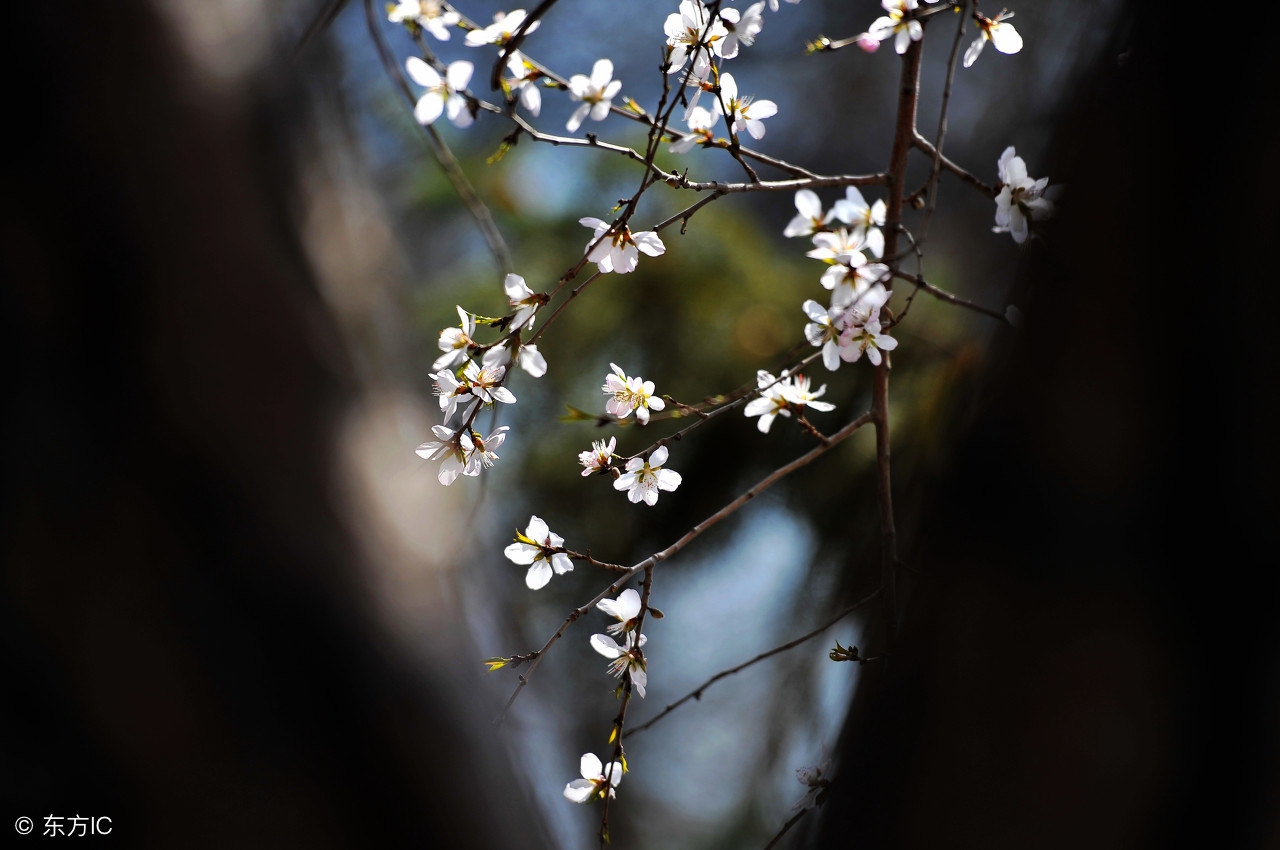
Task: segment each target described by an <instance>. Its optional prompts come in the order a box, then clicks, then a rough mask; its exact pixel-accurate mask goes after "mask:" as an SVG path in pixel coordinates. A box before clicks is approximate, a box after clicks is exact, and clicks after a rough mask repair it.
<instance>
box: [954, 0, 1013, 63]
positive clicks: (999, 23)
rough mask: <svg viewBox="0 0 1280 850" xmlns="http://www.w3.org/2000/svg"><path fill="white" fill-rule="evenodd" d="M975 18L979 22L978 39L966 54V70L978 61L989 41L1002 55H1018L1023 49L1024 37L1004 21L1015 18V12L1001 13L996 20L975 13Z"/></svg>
mask: <svg viewBox="0 0 1280 850" xmlns="http://www.w3.org/2000/svg"><path fill="white" fill-rule="evenodd" d="M974 17H975V18H976V19H977V22H978V37H977V38H975V39H974V40H973V44H970V45H969V49H968V50H966V51H965V52H964V66H965V67H966V68H968V67H969V66H970V65H972V64H973V63H974V62H976V61H978V54H980V53H981V52H982V48H983V47H986V45H987V42H988V41H989V42H991V44H992V45H994V46H995V49H996V50H999V51H1000V52H1001V53H1017V52H1018V51H1019V50H1021V49H1022V36H1020V35H1018V31H1017V30H1016V29H1014V28H1013V24H1006V23H1004V21H1006V20H1008V19H1009V18H1012V17H1013V12H1001V13H1000V14H998V15H996V16H995V17H994V18H988V17H987V16H986V15H981V14H977V13H975V14H974Z"/></svg>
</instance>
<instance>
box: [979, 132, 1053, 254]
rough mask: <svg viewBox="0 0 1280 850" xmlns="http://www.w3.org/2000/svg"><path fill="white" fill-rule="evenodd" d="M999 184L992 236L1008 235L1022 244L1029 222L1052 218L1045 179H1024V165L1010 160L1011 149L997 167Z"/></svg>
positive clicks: (1018, 161) (1016, 158)
mask: <svg viewBox="0 0 1280 850" xmlns="http://www.w3.org/2000/svg"><path fill="white" fill-rule="evenodd" d="M997 167H998V168H999V170H1000V182H1001V183H1002V184H1003V185H1002V186H1001V188H1000V192H999V193H998V194H997V195H996V226H995V227H994V228H992V230H994V231H995V232H996V233H1011V234H1013V241H1014V242H1017V243H1018V244H1022V243H1023V242H1026V241H1027V235H1028V233H1029V230H1030V223H1031V222H1032V221H1041V220H1043V219H1046V218H1049V217H1050V216H1051V215H1053V202H1052V201H1050V200H1049V199H1048V198H1046V197H1045V194H1046V192H1045V189H1046V187H1047V186H1048V185H1049V178H1048V177H1041V178H1040V179H1039V180H1033V179H1032V178H1030V177H1028V176H1027V165H1026V163H1025V162H1023V161H1022V157H1020V156H1014V153H1013V146H1012V145H1011V146H1009V147H1007V148H1005V151H1004V153H1002V154H1000V161H999V162H998V163H997Z"/></svg>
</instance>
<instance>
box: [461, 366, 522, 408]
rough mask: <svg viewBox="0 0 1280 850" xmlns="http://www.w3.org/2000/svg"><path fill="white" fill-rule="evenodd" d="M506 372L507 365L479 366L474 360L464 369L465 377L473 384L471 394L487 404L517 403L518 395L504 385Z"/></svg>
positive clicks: (463, 374) (463, 375)
mask: <svg viewBox="0 0 1280 850" xmlns="http://www.w3.org/2000/svg"><path fill="white" fill-rule="evenodd" d="M506 374H507V369H506V367H505V366H477V365H476V364H475V363H474V362H471V363H468V364H467V365H466V368H465V369H463V371H462V377H463V379H464V380H466V381H469V382H470V384H471V394H472V395H474V396H475V397H476V398H478V399H480V400H481V401H483V402H484V403H485V404H493V403H494V402H499V401H500V402H502V403H503V404H515V401H516V397H515V396H514V395H512V394H511V390H509V389H507V388H506V387H504V386H502V381H503V379H504V378H505V377H506Z"/></svg>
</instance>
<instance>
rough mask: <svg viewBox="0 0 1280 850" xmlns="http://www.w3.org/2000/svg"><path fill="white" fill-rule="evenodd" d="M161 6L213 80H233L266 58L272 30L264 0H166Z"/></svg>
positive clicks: (202, 68) (197, 63) (189, 53)
mask: <svg viewBox="0 0 1280 850" xmlns="http://www.w3.org/2000/svg"><path fill="white" fill-rule="evenodd" d="M158 6H159V8H160V9H161V10H162V11H163V12H164V13H165V14H166V16H167V17H168V19H169V24H170V26H172V27H173V28H174V30H175V31H176V32H177V33H178V34H179V37H180V38H181V39H182V45H183V47H184V48H185V49H186V52H187V54H188V55H189V56H190V57H191V60H192V62H193V63H194V64H195V65H196V66H197V67H198V68H199V69H200V70H201V71H202V72H204V74H205V75H206V76H207V77H209V78H210V79H211V80H213V81H215V82H221V83H229V82H234V81H236V80H238V79H239V78H240V77H243V76H244V75H245V74H248V73H250V72H252V71H253V70H254V69H255V68H257V67H258V66H259V65H261V64H262V63H263V62H264V61H265V59H266V52H267V48H268V46H269V44H270V41H271V38H272V35H273V30H272V26H271V20H270V19H269V18H268V15H267V13H266V9H265V8H264V6H265V4H264V3H263V2H262V0H167V2H164V3H160V4H158Z"/></svg>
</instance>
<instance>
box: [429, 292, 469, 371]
mask: <svg viewBox="0 0 1280 850" xmlns="http://www.w3.org/2000/svg"><path fill="white" fill-rule="evenodd" d="M458 318H459V319H460V320H461V323H460V326H459V327H456V328H445V329H444V330H442V331H440V350H441V351H443V352H444V354H441V355H440V356H439V357H437V358H436V362H435V363H432V364H431V368H432V369H434V370H436V371H437V372H438V371H440V370H441V369H452V368H454V367H456V366H457V365H458V364H459V363H461V362H462V361H464V360H466V359H467V349H468V348H469V347H470V346H472V345H475V340H473V339H472V338H471V335H472V334H474V333H475V332H476V320H475V318H474V317H472V315H471V314H470V313H468V312H467V311H466V310H463V309H462V308H461V307H458Z"/></svg>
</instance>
